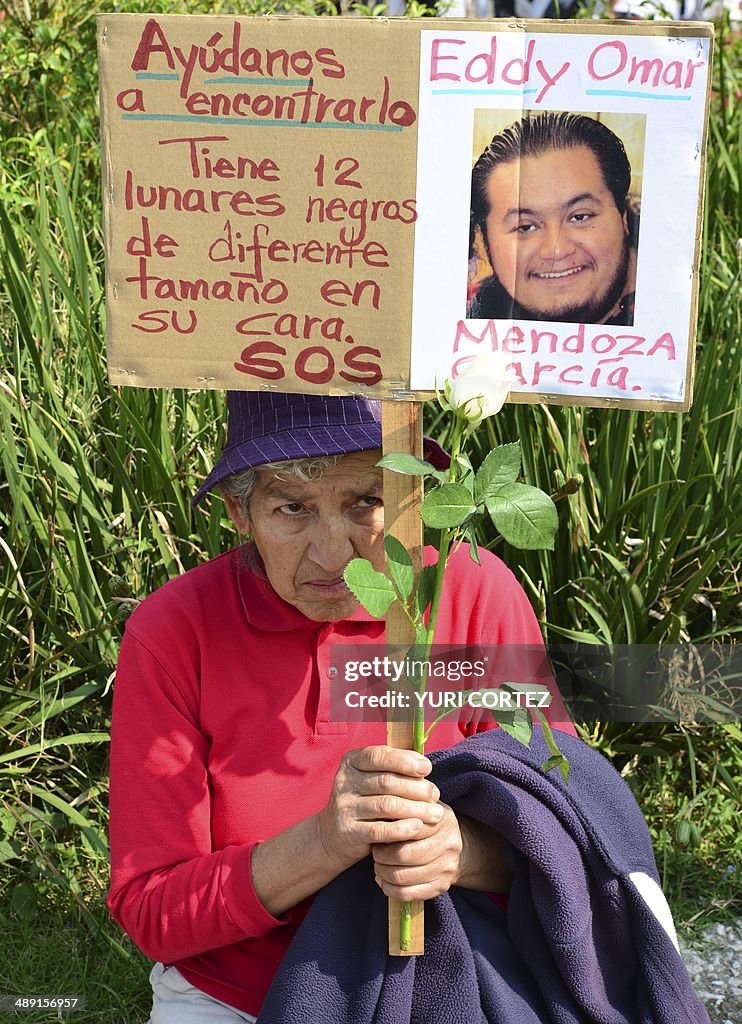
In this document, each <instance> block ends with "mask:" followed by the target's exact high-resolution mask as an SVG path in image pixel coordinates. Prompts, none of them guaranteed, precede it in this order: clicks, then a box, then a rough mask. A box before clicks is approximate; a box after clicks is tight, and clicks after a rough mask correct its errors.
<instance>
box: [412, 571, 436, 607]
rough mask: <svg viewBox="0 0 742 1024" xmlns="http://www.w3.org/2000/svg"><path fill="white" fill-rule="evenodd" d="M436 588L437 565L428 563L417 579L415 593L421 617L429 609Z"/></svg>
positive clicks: (416, 604) (416, 605)
mask: <svg viewBox="0 0 742 1024" xmlns="http://www.w3.org/2000/svg"><path fill="white" fill-rule="evenodd" d="M434 588H435V566H434V565H426V566H425V567H424V568H423V569H422V571H421V572H420V575H419V576H418V579H417V591H416V593H415V611H416V613H417V615H418V616H420V618H422V616H423V615H424V614H425V612H426V611H427V608H428V605H429V604H430V602H431V601H432V600H433V589H434Z"/></svg>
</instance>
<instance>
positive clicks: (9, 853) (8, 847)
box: [0, 839, 22, 864]
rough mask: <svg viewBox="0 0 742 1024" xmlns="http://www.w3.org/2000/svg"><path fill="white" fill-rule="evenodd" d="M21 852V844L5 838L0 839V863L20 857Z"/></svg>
mask: <svg viewBox="0 0 742 1024" xmlns="http://www.w3.org/2000/svg"><path fill="white" fill-rule="evenodd" d="M21 853H22V850H21V844H20V843H16V842H12V841H9V840H7V839H2V840H0V864H5V863H6V862H7V861H9V860H14V859H15V858H16V857H20V856H21Z"/></svg>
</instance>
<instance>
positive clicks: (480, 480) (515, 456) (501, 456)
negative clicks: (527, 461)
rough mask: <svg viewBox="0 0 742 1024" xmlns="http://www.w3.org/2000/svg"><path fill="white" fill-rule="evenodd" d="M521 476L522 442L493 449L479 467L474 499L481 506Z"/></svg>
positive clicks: (475, 481)
mask: <svg viewBox="0 0 742 1024" xmlns="http://www.w3.org/2000/svg"><path fill="white" fill-rule="evenodd" d="M519 474H520V441H514V442H513V443H512V444H503V445H500V447H499V448H493V449H492V451H491V452H490V453H489V455H488V456H487V458H486V459H485V460H484V462H483V463H482V465H481V466H480V467H479V470H478V472H477V475H476V478H475V480H474V498H475V500H476V502H477V504H481V502H483V501H484V500H485V499H486V498H489V497H492V496H494V495H495V494H497V492H498V491H499V489H500V488H501V487H504V486H505V484H513V483H515V481H516V480H517V479H518V476H519Z"/></svg>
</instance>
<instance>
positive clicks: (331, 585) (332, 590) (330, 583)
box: [304, 576, 350, 597]
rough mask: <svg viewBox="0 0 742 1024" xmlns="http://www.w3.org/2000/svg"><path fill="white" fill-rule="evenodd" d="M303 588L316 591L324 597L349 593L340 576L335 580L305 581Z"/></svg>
mask: <svg viewBox="0 0 742 1024" xmlns="http://www.w3.org/2000/svg"><path fill="white" fill-rule="evenodd" d="M304 586H306V587H310V588H311V589H312V590H314V591H316V592H317V593H318V594H323V595H324V596H325V597H332V596H335V595H336V594H348V593H350V591H349V590H348V587H347V586H346V583H345V580H344V579H343V577H342V576H338V577H337V578H336V579H332V580H307V582H306V583H305V584H304Z"/></svg>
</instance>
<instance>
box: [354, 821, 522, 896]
mask: <svg viewBox="0 0 742 1024" xmlns="http://www.w3.org/2000/svg"><path fill="white" fill-rule="evenodd" d="M438 806H439V807H442V808H443V809H444V812H445V813H444V816H443V818H442V819H441V821H440V822H439V823H438V824H437V825H435V826H434V827H426V828H425V829H424V830H420V832H419V834H418V835H417V836H415V837H414V838H413V839H412V840H409V841H406V842H401V843H390V844H385V845H376V846H374V847H373V848H372V853H373V857H374V865H375V869H376V883H377V885H379V887H380V888H381V890H382V891H383V892H384V893H385V895H387V896H392V897H394V899H397V900H429V899H432V898H433V897H434V896H440V894H441V893H444V892H448V890H449V889H450V888H451V886H452V885H460V886H461V887H462V888H465V889H476V890H479V891H480V892H508V890H509V889H510V879H511V872H510V869H509V867H508V866H507V864H506V863H505V858H504V850H505V844H504V840H503V839H502V837H501V836H499V835H498V834H497V832H495V831H493V830H492V829H490V828H487V826H486V825H482V824H481V823H480V822H478V821H473V820H471V819H470V818H466V817H464V816H463V815H462V816H461V817H460V818H457V817H456V815H455V814H454V812H453V810H452V809H451V808H450V807H449V806H448V804H444V803H439V805H438Z"/></svg>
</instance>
